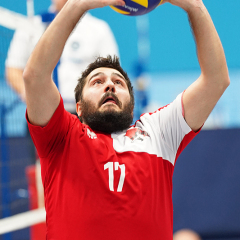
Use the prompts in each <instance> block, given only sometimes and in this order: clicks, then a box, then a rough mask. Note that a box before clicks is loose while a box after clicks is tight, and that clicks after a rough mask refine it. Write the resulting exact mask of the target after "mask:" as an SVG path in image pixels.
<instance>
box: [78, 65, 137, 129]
mask: <svg viewBox="0 0 240 240" xmlns="http://www.w3.org/2000/svg"><path fill="white" fill-rule="evenodd" d="M77 113H78V115H79V116H81V118H82V121H83V123H85V124H87V125H89V126H90V127H91V128H92V129H93V130H99V131H103V132H106V133H111V132H115V131H120V130H123V129H126V128H128V127H129V125H130V124H131V122H132V119H133V105H132V102H131V101H130V94H129V90H128V87H127V84H126V81H125V78H124V77H123V76H122V74H121V73H120V72H119V71H117V70H115V69H112V68H97V69H95V70H93V71H92V72H91V73H90V74H89V75H88V76H87V78H86V83H85V86H84V88H83V94H82V99H81V100H80V101H79V102H78V103H77Z"/></svg>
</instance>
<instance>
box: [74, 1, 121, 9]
mask: <svg viewBox="0 0 240 240" xmlns="http://www.w3.org/2000/svg"><path fill="white" fill-rule="evenodd" d="M72 1H78V2H79V3H80V4H81V7H82V8H83V10H84V11H88V10H90V9H94V8H102V7H106V6H110V5H116V6H124V5H125V2H124V1H123V0H72Z"/></svg>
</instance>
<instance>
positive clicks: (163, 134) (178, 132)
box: [140, 93, 197, 165]
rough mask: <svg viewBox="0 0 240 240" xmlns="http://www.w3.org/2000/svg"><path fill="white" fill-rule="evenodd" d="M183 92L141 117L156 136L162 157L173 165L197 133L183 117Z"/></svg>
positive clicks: (145, 126) (142, 121) (148, 129)
mask: <svg viewBox="0 0 240 240" xmlns="http://www.w3.org/2000/svg"><path fill="white" fill-rule="evenodd" d="M182 94H183V93H181V94H179V95H178V96H177V98H176V99H175V100H174V101H173V102H172V103H170V104H169V105H167V106H164V107H162V108H160V109H158V110H157V111H155V112H153V113H146V114H143V115H142V116H141V117H140V120H141V123H142V124H143V126H144V128H146V129H147V131H148V132H150V134H151V135H152V136H154V138H155V140H156V142H157V146H156V148H158V149H159V152H161V154H162V157H163V158H164V159H166V160H168V161H170V162H171V163H172V164H173V165H174V164H175V160H176V158H177V157H178V155H179V154H180V152H181V151H182V150H183V149H184V148H185V146H186V145H187V144H188V143H189V142H190V141H191V140H192V138H193V137H194V136H195V135H196V134H197V133H194V132H193V131H192V130H191V128H190V127H189V126H188V124H187V123H186V121H185V119H184V117H183V113H182V110H183V109H182ZM189 133H190V134H189Z"/></svg>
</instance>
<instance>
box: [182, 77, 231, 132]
mask: <svg viewBox="0 0 240 240" xmlns="http://www.w3.org/2000/svg"><path fill="white" fill-rule="evenodd" d="M208 78H210V77H207V76H204V75H203V74H201V76H200V77H199V78H198V79H197V80H196V81H195V82H194V83H193V84H191V85H190V86H189V87H188V88H187V89H186V91H185V92H184V94H183V108H184V118H185V120H186V122H187V123H188V125H189V126H190V127H191V129H192V130H193V131H197V130H198V129H199V128H201V126H202V125H203V124H204V122H205V121H206V120H207V118H208V116H209V114H210V113H211V111H212V110H213V108H214V106H215V105H216V103H217V102H218V100H219V99H220V97H221V96H222V94H223V93H224V91H225V89H226V88H227V86H228V84H229V79H227V80H222V81H221V79H218V78H219V76H216V77H215V78H214V77H212V79H208Z"/></svg>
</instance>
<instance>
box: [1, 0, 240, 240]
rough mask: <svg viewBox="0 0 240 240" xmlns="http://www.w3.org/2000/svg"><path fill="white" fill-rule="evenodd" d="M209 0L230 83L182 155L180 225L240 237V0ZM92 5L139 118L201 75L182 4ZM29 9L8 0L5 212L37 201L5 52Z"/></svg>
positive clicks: (177, 191)
mask: <svg viewBox="0 0 240 240" xmlns="http://www.w3.org/2000/svg"><path fill="white" fill-rule="evenodd" d="M203 2H204V4H205V5H206V7H207V8H208V11H209V13H210V15H211V16H212V19H213V22H214V24H215V27H216V29H217V31H218V33H219V36H220V38H221V40H222V44H223V47H224V50H225V54H226V59H227V63H228V67H229V74H230V79H231V84H230V86H229V88H228V89H227V90H226V92H225V93H224V95H223V97H222V98H221V99H220V101H219V102H218V104H217V105H216V107H215V109H214V110H213V112H212V113H211V115H210V117H209V119H208V120H207V122H206V124H205V125H204V127H203V130H202V132H201V133H200V134H199V135H198V137H196V138H195V139H194V140H193V141H192V142H191V143H190V144H189V146H188V147H187V148H186V149H185V151H184V152H183V153H182V154H181V156H180V157H179V159H178V161H177V164H176V168H175V173H174V179H173V203H174V232H175V231H177V230H179V229H182V228H190V229H192V230H194V231H196V232H198V233H199V234H200V235H201V237H202V238H203V239H211V240H213V239H224V240H230V239H231V240H237V239H238V240H240V177H239V172H240V147H239V146H240V111H239V109H240V94H239V91H240V45H239V39H240V14H239V9H240V1H239V0H231V1H218V0H203ZM49 6H50V0H34V13H35V14H40V13H42V12H43V11H45V10H46V9H47V8H48V7H49ZM6 10H7V11H6ZM90 13H91V14H92V15H93V16H96V17H98V18H100V19H103V20H105V21H106V22H107V23H108V24H109V26H110V27H111V29H112V32H113V33H114V36H115V38H116V41H117V44H118V47H119V53H120V59H121V63H122V66H123V68H124V69H125V70H126V71H127V72H128V73H129V75H130V78H131V79H132V81H133V84H134V87H135V96H136V106H135V119H137V118H138V117H139V115H140V114H141V113H143V112H145V111H154V110H156V109H157V108H159V107H161V106H164V105H166V104H168V103H170V102H172V101H173V100H174V99H175V97H176V96H177V95H178V94H179V93H181V92H182V91H183V90H184V89H186V88H187V87H188V86H189V85H190V84H191V83H192V82H193V81H194V80H195V79H196V78H197V77H198V76H199V74H200V68H199V64H198V61H197V56H196V48H195V43H194V39H193V37H192V33H191V29H190V27H189V24H188V19H187V15H186V14H185V12H184V11H183V10H181V9H179V8H177V7H174V6H172V5H170V4H164V5H162V6H159V7H158V8H157V9H155V10H154V11H152V12H151V13H149V14H148V15H144V16H140V17H130V16H123V15H121V14H119V13H116V12H114V11H113V10H111V9H110V8H109V7H106V8H103V9H95V10H91V11H90ZM27 15H28V14H27V4H26V0H18V1H14V0H1V2H0V136H1V139H0V141H1V142H0V159H1V160H0V219H1V218H5V217H9V216H14V215H15V214H18V213H22V212H26V211H29V210H31V209H34V208H35V204H34V201H35V200H34V196H32V195H31V194H32V193H33V192H34V191H35V190H33V189H32V190H31V187H33V188H34V184H35V183H34V181H35V180H34V178H35V175H34V172H32V168H31V166H32V165H34V159H33V157H32V156H33V154H34V153H32V147H31V146H30V145H31V143H29V140H28V137H27V135H28V133H27V129H26V122H25V111H26V106H25V103H24V102H22V101H21V99H20V98H19V97H18V95H17V94H16V93H15V92H14V91H13V90H12V89H11V87H10V86H9V85H8V84H7V82H6V77H5V60H6V57H7V52H8V48H9V45H10V42H11V39H12V37H13V34H14V31H15V28H16V25H17V23H16V21H18V20H15V21H14V19H15V17H16V19H24V18H26V17H27ZM31 191H33V192H31ZM33 195H34V194H33ZM32 228H33V227H32V226H31V227H30V228H29V227H28V228H24V229H22V230H17V231H12V232H10V233H7V234H3V235H0V240H2V239H3V240H10V239H13V240H15V239H16V240H24V239H31V240H33V239H35V240H37V239H36V238H33V236H32V234H31V231H32Z"/></svg>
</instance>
